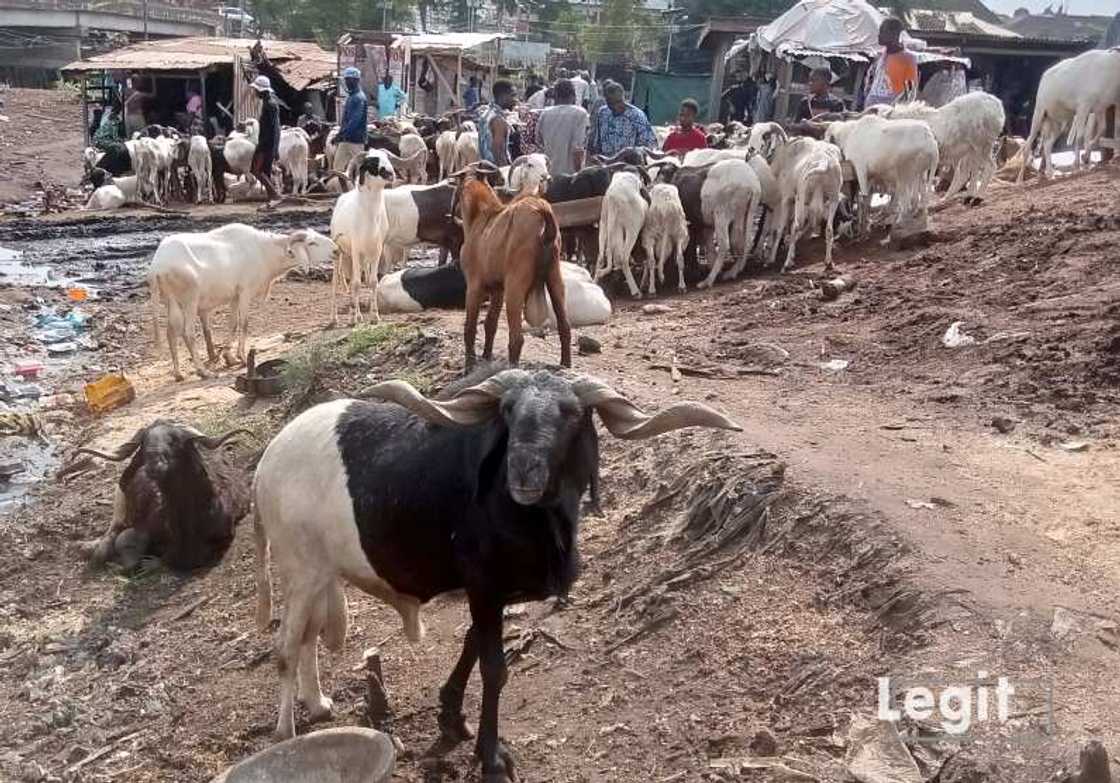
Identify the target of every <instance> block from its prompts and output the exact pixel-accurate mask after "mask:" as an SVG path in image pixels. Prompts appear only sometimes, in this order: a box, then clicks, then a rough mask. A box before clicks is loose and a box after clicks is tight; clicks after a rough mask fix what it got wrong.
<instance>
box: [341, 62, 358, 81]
mask: <svg viewBox="0 0 1120 783" xmlns="http://www.w3.org/2000/svg"><path fill="white" fill-rule="evenodd" d="M342 78H343V79H361V78H362V72H361V71H359V70H358V69H357V68H355V67H354V66H353V65H351V66H350V67H349V68H347V69H346V70H344V71H343V72H342Z"/></svg>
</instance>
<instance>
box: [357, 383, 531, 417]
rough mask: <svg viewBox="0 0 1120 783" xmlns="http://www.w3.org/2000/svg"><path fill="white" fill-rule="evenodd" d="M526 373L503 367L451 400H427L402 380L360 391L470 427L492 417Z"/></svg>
mask: <svg viewBox="0 0 1120 783" xmlns="http://www.w3.org/2000/svg"><path fill="white" fill-rule="evenodd" d="M525 376H526V373H525V372H524V371H522V370H505V371H503V372H500V373H498V374H497V375H493V376H491V377H489V378H487V379H486V380H484V381H482V382H481V383H478V384H475V385H474V386H471V387H469V388H467V389H463V390H462V391H461V392H459V393H458V394H456V395H455V396H454V397H452V398H451V399H450V400H432V399H429V398H427V397H425V396H424V395H423V394H421V393H420V392H419V391H418V390H417V389H416V388H415V387H413V386H412V385H411V384H409V383H407V382H405V381H383V382H382V383H379V384H376V385H375V386H371V387H370V388H369V389H367V390H366V391H364V392H362V394H361V396H362V397H376V398H378V399H381V400H385V401H386V402H395V403H397V404H398V405H400V406H402V407H404V408H407V409H408V410H410V411H412V412H413V413H415V414H416V415H417V416H419V417H420V418H422V419H424V420H425V421H430V422H432V423H433V424H442V425H444V426H458V427H469V426H471V425H473V424H481V423H483V422H485V421H489V420H490V419H491V418H493V416H494V412H495V411H496V410H497V402H498V400H500V399H501V398H502V395H503V394H505V392H506V390H507V389H508V388H510V386H511V385H512V384H513V383H514V382H516V381H517V380H520V379H521V378H524V377H525Z"/></svg>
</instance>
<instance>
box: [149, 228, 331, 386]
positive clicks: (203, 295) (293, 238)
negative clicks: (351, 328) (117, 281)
mask: <svg viewBox="0 0 1120 783" xmlns="http://www.w3.org/2000/svg"><path fill="white" fill-rule="evenodd" d="M336 251H337V249H336V247H335V245H334V243H333V242H331V241H330V240H329V239H327V237H325V236H323V235H322V234H319V233H317V232H315V231H311V230H300V231H295V232H293V233H291V234H272V233H269V232H266V231H261V230H259V229H256V228H253V227H251V226H246V225H243V224H241V223H230V224H229V225H226V226H222V227H221V228H216V229H214V230H213V231H207V232H205V233H197V234H171V235H170V236H167V237H164V239H163V240H162V241H161V242H160V243H159V247H158V248H156V252H155V255H154V256H153V257H152V263H151V266H150V267H149V268H148V287H149V290H150V291H151V297H152V301H151V305H152V317H153V324H152V333H153V335H154V337H155V340H156V342H157V343H158V342H159V313H160V301H161V298H163V299H166V301H167V344H168V346H169V348H170V349H171V368H172V372H173V373H174V375H175V379H176V380H179V381H181V380H183V374H182V372H180V370H179V351H178V339H179V337H182V338H183V341H184V342H185V343H186V344H187V351H188V352H189V353H190V356H191V361H192V362H193V363H194V366H195V369H196V370H197V371H198V373H199V375H202V376H203V377H207V376H209V374H210V373H209V372H208V371H207V370H206V368H204V367H203V366H202V363H201V362H199V360H198V355H197V354H196V353H195V349H194V326H195V320H196V319H199V320H200V321H201V324H202V334H203V337H204V338H205V339H206V349H207V353H208V355H209V356H210V359H211V361H213V360H215V359H217V353H216V351H215V350H214V342H213V338H212V337H211V334H210V311H211V310H213V309H214V308H217V307H222V306H225V305H228V306H229V307H230V332H231V334H230V340H231V341H232V340H234V339H237V357H238V358H239V359H241V360H244V358H245V343H246V340H247V336H248V331H249V306H250V305H251V304H252V303H253V301H254V300H257V299H261V298H264V297H266V296H267V295H268V293H269V291H270V290H271V289H272V284H273V283H274V282H275V281H276V280H277V279H279V278H280V277H282V276H283V275H284V274H286V273H287V272H288V271H289V270H291V269H293V268H294V267H296V266H297V265H300V266H303V267H304V268H307V267H309V266H311V265H312V264H322V263H326V262H327V261H331V260H333V259H334V258H335V256H336V255H337V252H336Z"/></svg>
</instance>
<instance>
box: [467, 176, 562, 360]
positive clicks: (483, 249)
mask: <svg viewBox="0 0 1120 783" xmlns="http://www.w3.org/2000/svg"><path fill="white" fill-rule="evenodd" d="M468 174H470V175H471V176H470V177H467V178H466V179H465V180H464V179H463V178H464V177H466V176H467V175H468ZM485 175H486V171H484V170H483V169H482V167H481V166H480V167H478V168H476V169H473V170H472V169H466V170H463V171H459V172H456V173H455V174H453V175H452V179H453V180H454V179H459V180H460V183H461V184H460V185H459V192H458V194H457V199H456V201H457V202H458V204H459V205H460V209H461V214H462V220H463V248H462V250H461V251H460V256H459V257H460V265H461V266H462V268H463V276H464V277H465V278H466V280H467V320H466V326H465V328H464V330H463V339H464V342H465V344H466V354H467V358H466V362H467V367H468V368H469V367H471V366H472V365H473V364H474V362H475V352H474V343H475V336H476V334H477V332H478V313H479V310H480V309H481V307H482V302H483V301H484V300H485V299H487V298H489V300H490V307H489V309H488V310H487V312H486V325H485V329H486V331H485V343H484V346H483V351H482V357H483V358H484V359H489V358H490V357H491V355H492V354H493V349H494V333H495V332H496V331H497V330H498V316H499V315H501V312H502V300H503V298H504V300H505V306H506V322H507V323H508V325H509V361H510V364H512V365H516V364H517V362H518V361H519V360H520V358H521V346H522V344H523V343H524V342H525V338H524V336H523V335H522V333H521V318H522V315H524V317H525V319H526V320H528V322H529V323H530V325H532V326H535V327H536V326H542V325H543V324H544V323H545V320H546V319H547V317H548V316H547V311H546V309H545V308H546V305H545V297H544V291H545V289H546V288H547V289H548V295H549V297H551V299H552V307H553V310H554V311H555V313H556V331H557V332H558V333H559V335H560V364H561V365H563V366H564V367H571V366H572V330H571V326H570V325H569V323H568V313H567V310H566V308H565V306H564V281H563V279H562V278H561V276H560V229H559V227H558V226H557V224H556V216H555V215H554V214H553V213H552V207H551V206H550V205H549V204H548V202H547V201H545V200H544V199H541V198H537V197H535V196H527V197H520V198H516V199H514V200H513V201H512V202H510V203H509V204H503V203H502V202H501V200H500V199H499V198H498V196H497V194H496V193H495V192H494V189H493V188H491V187H490V185H489V184H488V183H487V182H485V181H480V179H481V178H484V177H485ZM476 177H477V178H476ZM453 211H454V207H453Z"/></svg>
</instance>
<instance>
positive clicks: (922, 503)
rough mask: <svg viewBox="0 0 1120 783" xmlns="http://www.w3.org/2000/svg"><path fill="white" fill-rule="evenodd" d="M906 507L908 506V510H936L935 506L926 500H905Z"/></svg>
mask: <svg viewBox="0 0 1120 783" xmlns="http://www.w3.org/2000/svg"><path fill="white" fill-rule="evenodd" d="M906 505H908V506H910V508H927V509H934V508H937V506H935V505H934V504H933V503H931V502H929V501H928V500H911V499H910V498H907V499H906Z"/></svg>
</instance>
